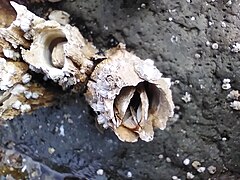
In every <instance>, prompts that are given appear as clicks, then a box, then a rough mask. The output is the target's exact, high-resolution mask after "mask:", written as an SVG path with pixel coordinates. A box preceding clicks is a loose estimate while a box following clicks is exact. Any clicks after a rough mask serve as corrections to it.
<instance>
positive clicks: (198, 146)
mask: <svg viewBox="0 0 240 180" xmlns="http://www.w3.org/2000/svg"><path fill="white" fill-rule="evenodd" d="M37 7H39V5H36V6H34V5H32V4H31V5H29V8H30V9H31V10H32V11H34V12H36V13H37V14H39V15H41V16H43V15H44V14H45V13H46V12H47V9H48V8H49V7H52V8H53V9H60V10H64V11H66V12H68V13H69V14H70V15H71V17H72V22H71V23H73V24H75V25H76V26H77V27H79V29H80V31H81V32H82V33H83V34H84V36H85V38H88V39H89V40H90V41H91V40H93V41H94V44H95V45H96V46H97V47H98V48H100V47H101V48H102V49H108V48H109V47H112V46H115V45H116V44H117V43H118V42H123V43H125V44H126V46H127V49H128V50H132V51H134V52H135V53H136V55H138V56H139V57H141V58H143V59H146V58H151V59H154V60H155V63H156V65H157V67H158V68H159V70H160V71H161V72H162V73H163V74H164V76H165V77H171V78H172V81H173V82H174V85H173V86H172V90H173V97H174V102H175V105H177V107H178V108H176V114H175V118H173V119H172V121H173V122H175V121H176V122H175V123H172V124H169V125H168V128H167V130H165V131H156V133H155V138H154V140H153V141H152V142H150V143H144V142H141V141H140V142H138V143H134V144H125V143H121V142H120V141H119V140H117V138H116V137H115V135H114V134H113V133H112V132H110V131H107V132H104V134H101V133H99V132H98V131H97V129H96V128H95V126H94V118H95V116H93V113H92V111H91V110H90V108H89V107H88V106H86V102H85V101H84V99H83V98H82V97H78V96H73V95H69V94H59V98H60V99H61V100H60V101H59V103H58V105H56V106H54V107H51V108H47V109H40V110H37V111H36V112H34V113H33V114H32V115H25V116H21V117H19V118H16V119H14V120H13V121H10V122H8V124H7V126H3V127H1V130H0V136H1V137H2V138H1V140H0V142H1V145H2V146H4V145H5V146H6V145H7V144H8V143H9V142H10V141H11V142H12V141H13V142H14V143H15V144H16V145H15V148H16V149H17V150H18V151H20V152H22V153H24V154H27V155H28V156H30V157H32V158H33V159H34V160H37V161H41V162H42V163H44V164H46V165H48V166H49V167H50V168H51V169H53V170H56V171H58V172H62V173H72V174H73V176H74V177H79V178H93V179H107V178H109V179H123V178H129V176H128V174H131V177H130V178H132V179H171V178H172V177H177V178H180V179H186V177H187V174H188V175H189V174H190V173H191V174H192V175H194V179H208V178H216V179H238V178H240V170H239V169H240V152H239V147H240V123H239V119H240V112H239V111H235V110H233V109H232V108H231V107H230V102H229V101H228V100H227V98H226V97H227V95H228V94H229V92H230V91H231V90H239V89H240V82H239V78H238V77H239V76H240V71H239V65H240V62H239V58H240V54H239V53H237V52H233V51H231V48H232V47H233V45H234V44H235V43H236V42H239V41H240V38H239V35H238V34H239V31H240V29H239V26H240V20H239V4H238V2H237V1H210V0H209V1H208V0H207V1H201V0H195V1H180V0H172V1H168V0H155V1H154V0H145V1H143V0H132V1H126V0H120V1H110V0H103V1H98V0H74V1H72V0H65V1H62V2H59V3H56V4H52V3H46V4H44V5H43V6H41V8H37ZM216 43H217V46H216ZM216 47H217V48H216ZM226 78H228V79H230V80H231V89H229V90H223V89H222V87H221V86H222V81H223V79H226ZM186 92H188V94H190V97H191V101H187V103H185V102H184V101H183V100H182V97H183V96H184V95H185V94H186ZM60 127H61V130H60ZM62 128H64V133H62ZM60 132H61V133H60ZM60 134H64V135H65V136H62V135H60ZM48 148H54V149H55V152H53V153H52V154H49V152H48ZM186 158H188V159H189V160H190V164H189V165H185V164H183V161H184V160H185V159H186ZM194 161H198V162H200V164H201V167H199V168H201V170H202V169H204V168H202V167H205V168H206V169H207V168H208V167H210V166H214V167H216V172H215V173H214V174H210V173H209V172H208V171H207V170H205V171H204V172H202V171H200V170H199V168H197V169H196V168H194V167H192V162H194ZM99 169H101V170H103V171H101V172H102V173H101V174H100V175H99V173H97V171H98V170H99ZM198 170H199V171H198ZM129 172H130V173H129ZM188 177H190V176H188ZM191 177H192V176H191Z"/></svg>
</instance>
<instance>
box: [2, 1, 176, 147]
mask: <svg viewBox="0 0 240 180" xmlns="http://www.w3.org/2000/svg"><path fill="white" fill-rule="evenodd" d="M11 5H12V6H13V8H14V9H15V11H16V12H17V15H16V19H15V20H14V21H13V22H12V23H11V24H10V26H9V27H2V28H0V46H1V48H2V51H1V52H0V53H1V54H2V56H1V57H2V58H1V59H0V69H1V72H0V73H2V76H1V77H4V78H2V79H1V78H0V89H1V90H2V91H5V92H4V93H3V95H2V96H0V97H1V98H0V101H1V100H2V102H3V104H6V102H8V100H9V97H11V96H14V98H12V99H13V100H12V101H11V102H10V103H8V104H9V105H8V106H7V107H8V108H5V111H6V110H8V109H9V107H10V106H11V107H12V108H15V109H22V112H25V111H29V106H27V105H26V104H27V103H24V100H23V97H22V98H20V97H21V96H23V95H24V97H25V102H28V99H33V98H34V97H35V96H34V95H33V92H31V91H30V92H29V89H31V88H30V87H31V85H28V86H26V84H28V83H29V81H30V80H31V77H30V76H27V74H28V73H27V71H35V72H37V73H42V74H44V76H45V78H48V79H51V80H52V81H54V82H56V83H58V84H59V85H60V86H62V88H63V89H67V88H69V87H73V88H75V89H78V90H79V89H80V90H82V89H86V92H85V94H84V95H85V97H86V100H87V101H88V103H89V105H90V106H91V107H92V108H93V110H94V111H95V112H96V114H97V122H98V123H99V124H100V125H102V126H103V127H104V128H111V129H112V130H113V131H114V133H115V134H116V135H117V136H118V138H119V139H120V140H122V141H127V142H135V141H137V140H138V138H140V139H142V140H144V141H151V140H152V139H153V137H154V128H160V129H164V128H165V127H166V122H167V120H168V118H169V117H171V116H172V115H173V109H174V104H173V101H172V95H171V90H170V79H169V78H163V77H162V74H161V73H160V72H159V70H158V69H157V68H156V66H154V62H153V61H152V60H150V59H146V60H142V59H140V58H139V57H137V56H136V55H134V54H133V53H130V52H128V51H127V50H126V48H125V45H123V44H121V43H120V44H119V45H118V46H117V47H115V48H112V49H109V50H107V51H106V52H105V55H103V56H99V55H98V50H97V49H96V48H95V46H93V45H92V44H91V43H89V42H88V41H87V40H85V39H84V38H83V36H82V35H81V33H80V32H79V30H78V29H77V28H76V27H73V26H71V25H69V24H67V23H66V22H68V21H66V22H63V23H61V22H57V21H56V20H57V19H55V18H54V17H53V18H50V19H51V20H45V19H43V18H40V17H38V16H36V15H35V14H33V13H32V12H30V11H28V10H27V8H26V7H25V6H22V5H19V4H17V3H15V2H11ZM99 58H101V61H98V60H99ZM10 59H11V60H10ZM23 78H24V79H23ZM16 88H17V90H16ZM14 89H15V91H17V92H18V94H17V96H16V94H14V93H13V92H15V91H14ZM80 90H79V93H82V92H83V91H80ZM6 93H10V94H8V96H7V95H5V96H4V94H6ZM10 99H11V98H10ZM5 107H6V105H5ZM30 107H31V106H30ZM2 109H4V108H2V107H0V113H1V110H2ZM26 109H27V110H26Z"/></svg>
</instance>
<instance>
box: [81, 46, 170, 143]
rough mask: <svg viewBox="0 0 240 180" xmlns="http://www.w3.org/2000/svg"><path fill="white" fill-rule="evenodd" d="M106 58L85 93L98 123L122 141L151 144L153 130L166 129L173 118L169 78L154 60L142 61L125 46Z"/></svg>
mask: <svg viewBox="0 0 240 180" xmlns="http://www.w3.org/2000/svg"><path fill="white" fill-rule="evenodd" d="M106 57H107V59H106V60H104V61H102V62H101V63H100V64H98V65H97V66H96V68H95V70H94V71H93V73H92V75H91V81H89V82H88V84H87V86H88V89H87V92H86V94H85V96H86V99H87V101H88V102H89V103H90V105H91V107H92V108H93V109H94V110H95V112H97V113H98V118H97V121H98V123H99V124H102V125H103V127H105V128H108V127H110V128H112V129H113V131H114V132H115V134H116V135H117V136H118V138H119V139H120V140H122V141H127V142H135V141H137V140H138V137H140V139H142V140H144V141H151V140H152V139H153V136H154V131H153V128H154V127H156V128H160V129H164V128H165V127H166V122H167V120H168V118H169V117H171V116H172V115H173V109H174V104H173V101H172V95H171V90H170V79H169V78H162V77H161V76H162V74H161V73H160V72H159V70H158V69H157V68H156V67H155V66H154V64H153V61H152V60H149V59H147V60H141V59H140V58H139V57H137V56H136V55H134V54H132V53H129V52H127V51H126V50H125V47H124V45H123V44H120V45H119V46H118V47H116V48H113V49H110V50H109V51H107V53H106Z"/></svg>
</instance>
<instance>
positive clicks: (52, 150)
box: [48, 147, 56, 154]
mask: <svg viewBox="0 0 240 180" xmlns="http://www.w3.org/2000/svg"><path fill="white" fill-rule="evenodd" d="M55 151H56V150H55V148H53V147H49V148H48V153H49V154H53V153H54V152H55Z"/></svg>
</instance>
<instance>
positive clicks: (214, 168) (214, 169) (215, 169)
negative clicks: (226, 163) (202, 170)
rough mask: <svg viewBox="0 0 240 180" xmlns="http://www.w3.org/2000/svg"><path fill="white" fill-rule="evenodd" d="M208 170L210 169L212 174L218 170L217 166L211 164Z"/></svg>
mask: <svg viewBox="0 0 240 180" xmlns="http://www.w3.org/2000/svg"><path fill="white" fill-rule="evenodd" d="M207 170H208V172H209V173H210V174H215V173H216V171H217V168H216V167H215V166H212V165H211V166H209V167H208V168H207Z"/></svg>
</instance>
